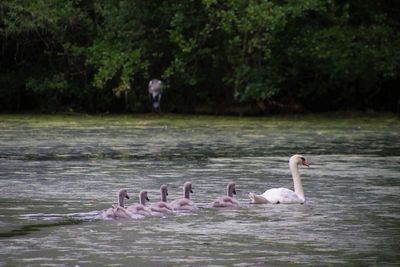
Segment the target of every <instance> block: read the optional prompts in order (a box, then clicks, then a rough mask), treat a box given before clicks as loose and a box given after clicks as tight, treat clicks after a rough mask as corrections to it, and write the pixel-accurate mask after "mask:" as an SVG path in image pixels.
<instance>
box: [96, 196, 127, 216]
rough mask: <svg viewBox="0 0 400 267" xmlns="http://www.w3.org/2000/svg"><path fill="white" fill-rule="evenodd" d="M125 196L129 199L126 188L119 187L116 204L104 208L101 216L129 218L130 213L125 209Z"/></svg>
mask: <svg viewBox="0 0 400 267" xmlns="http://www.w3.org/2000/svg"><path fill="white" fill-rule="evenodd" d="M125 198H126V199H129V196H128V192H127V191H126V189H121V190H119V191H118V205H117V206H116V207H115V206H113V207H112V208H109V209H106V210H104V211H103V212H102V213H101V215H100V216H101V218H102V219H105V220H112V219H130V218H131V217H132V214H131V213H130V212H129V211H128V210H126V209H125V207H124V204H125Z"/></svg>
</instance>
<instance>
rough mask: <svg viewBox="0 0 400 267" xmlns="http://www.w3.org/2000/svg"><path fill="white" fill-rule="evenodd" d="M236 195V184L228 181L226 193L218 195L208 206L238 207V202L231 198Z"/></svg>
mask: <svg viewBox="0 0 400 267" xmlns="http://www.w3.org/2000/svg"><path fill="white" fill-rule="evenodd" d="M233 195H236V185H235V183H233V182H230V183H228V186H227V195H226V196H222V197H218V198H217V199H216V200H214V201H213V202H212V203H211V204H210V206H211V207H213V208H234V207H239V202H238V201H237V200H236V199H234V198H233Z"/></svg>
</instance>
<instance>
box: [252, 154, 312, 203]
mask: <svg viewBox="0 0 400 267" xmlns="http://www.w3.org/2000/svg"><path fill="white" fill-rule="evenodd" d="M300 164H301V165H304V166H307V167H309V162H308V161H307V160H306V159H305V158H304V157H303V156H301V155H294V156H292V157H291V158H290V159H289V167H290V171H291V172H292V176H293V184H294V192H293V191H292V190H290V189H287V188H272V189H269V190H267V191H265V192H264V193H263V194H261V195H256V194H254V193H249V197H250V202H251V203H254V204H261V203H274V204H279V203H281V204H291V203H300V204H303V203H304V201H305V197H304V190H303V185H302V183H301V179H300V174H299V171H298V165H300Z"/></svg>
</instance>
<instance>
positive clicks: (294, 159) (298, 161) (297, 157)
mask: <svg viewBox="0 0 400 267" xmlns="http://www.w3.org/2000/svg"><path fill="white" fill-rule="evenodd" d="M292 162H294V163H295V164H296V165H304V166H306V167H310V162H309V161H308V160H306V159H305V158H304V157H303V156H302V155H297V154H296V155H293V156H292V157H290V159H289V163H292Z"/></svg>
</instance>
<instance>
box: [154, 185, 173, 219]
mask: <svg viewBox="0 0 400 267" xmlns="http://www.w3.org/2000/svg"><path fill="white" fill-rule="evenodd" d="M160 195H161V201H159V202H156V203H153V204H151V206H150V209H151V211H153V212H158V213H168V212H173V211H174V209H173V208H172V206H171V205H170V204H168V203H167V196H168V187H167V185H165V184H163V185H162V186H161V187H160Z"/></svg>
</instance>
